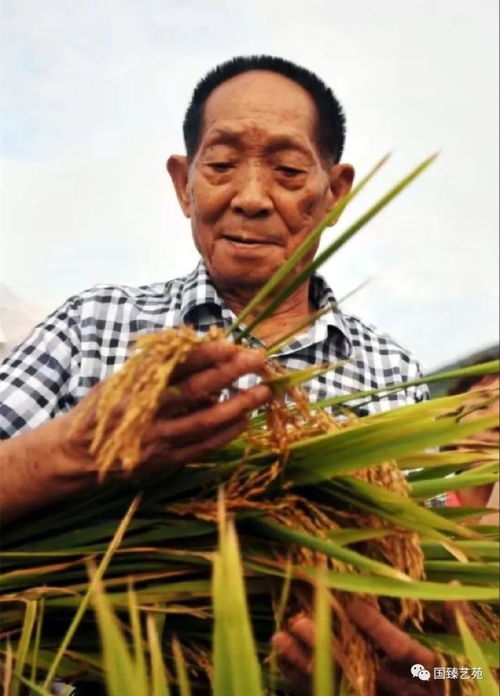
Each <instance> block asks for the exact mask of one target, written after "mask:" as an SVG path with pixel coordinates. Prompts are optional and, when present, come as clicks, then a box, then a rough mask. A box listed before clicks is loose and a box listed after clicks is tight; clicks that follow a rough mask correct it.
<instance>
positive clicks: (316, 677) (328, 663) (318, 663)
mask: <svg viewBox="0 0 500 696" xmlns="http://www.w3.org/2000/svg"><path fill="white" fill-rule="evenodd" d="M330 601H331V600H330V593H329V591H328V589H327V587H326V584H325V581H324V578H323V574H322V573H321V572H320V573H319V574H318V581H317V584H316V592H315V601H314V671H313V693H314V696H333V693H334V685H333V676H334V672H333V655H332V629H331V610H330Z"/></svg>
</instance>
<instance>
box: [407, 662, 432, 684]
mask: <svg viewBox="0 0 500 696" xmlns="http://www.w3.org/2000/svg"><path fill="white" fill-rule="evenodd" d="M410 672H411V675H412V677H418V678H419V679H420V680H421V681H429V679H430V678H431V673H430V672H429V670H428V669H425V667H424V666H423V665H413V667H412V668H411V670H410Z"/></svg>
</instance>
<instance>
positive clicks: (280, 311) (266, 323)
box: [218, 281, 312, 345]
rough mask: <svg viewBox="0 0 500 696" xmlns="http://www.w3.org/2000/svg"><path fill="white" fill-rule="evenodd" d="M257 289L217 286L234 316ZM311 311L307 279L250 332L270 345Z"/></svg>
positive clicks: (248, 320)
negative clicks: (235, 288) (234, 288)
mask: <svg viewBox="0 0 500 696" xmlns="http://www.w3.org/2000/svg"><path fill="white" fill-rule="evenodd" d="M257 290H258V288H257V289H256V288H250V289H249V290H248V292H246V289H244V288H238V289H237V290H233V289H226V288H218V291H219V294H220V295H221V297H222V298H223V300H224V301H225V303H226V304H227V305H228V306H229V307H230V309H231V310H232V311H233V312H234V314H236V316H238V315H239V314H240V313H241V312H242V311H243V309H244V308H245V307H246V306H247V304H248V303H249V302H250V300H252V299H253V297H254V296H255V294H256V292H257ZM269 299H271V298H269ZM269 299H268V300H264V302H263V304H262V305H261V306H260V307H258V308H257V310H255V311H254V312H252V313H251V314H250V315H249V316H248V317H247V318H246V320H245V322H244V323H249V322H250V321H251V320H252V319H253V318H254V317H255V316H256V315H257V314H258V313H259V312H260V311H261V310H262V309H263V308H264V307H265V306H266V304H267V302H268V301H269ZM311 312H312V309H311V305H310V301H309V281H307V282H306V283H304V284H303V285H301V286H300V287H299V288H297V290H296V291H295V292H294V293H293V294H292V295H290V297H288V298H287V299H286V300H285V301H284V302H283V303H282V304H281V305H280V306H279V307H278V308H277V309H276V310H275V311H274V313H273V314H272V315H271V316H270V317H268V318H267V319H264V320H263V321H262V322H261V323H260V324H259V325H258V326H256V327H255V329H254V330H253V332H252V333H254V334H255V336H257V337H258V338H260V340H261V341H262V342H263V343H264V344H266V345H270V344H271V343H274V342H275V341H277V340H278V339H280V338H281V337H282V336H284V335H285V334H287V333H288V332H289V331H290V329H292V328H293V327H294V325H295V324H298V323H299V322H301V321H304V319H306V318H307V317H308V316H310V314H311Z"/></svg>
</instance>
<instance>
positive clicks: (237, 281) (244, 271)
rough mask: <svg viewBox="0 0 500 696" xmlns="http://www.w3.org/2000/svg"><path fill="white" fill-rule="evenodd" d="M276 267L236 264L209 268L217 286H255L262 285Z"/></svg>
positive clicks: (229, 287)
mask: <svg viewBox="0 0 500 696" xmlns="http://www.w3.org/2000/svg"><path fill="white" fill-rule="evenodd" d="M278 268H279V266H277V267H276V268H263V267H262V266H258V265H253V266H243V265H242V266H238V265H233V264H231V266H229V267H224V268H220V267H217V266H214V267H213V268H211V269H210V275H211V277H212V280H213V281H214V283H215V284H216V285H217V286H218V287H223V288H228V289H231V288H255V289H258V288H260V287H262V286H263V285H264V284H265V283H267V281H268V280H269V278H271V276H272V275H273V274H274V273H275V272H276V271H277V270H278Z"/></svg>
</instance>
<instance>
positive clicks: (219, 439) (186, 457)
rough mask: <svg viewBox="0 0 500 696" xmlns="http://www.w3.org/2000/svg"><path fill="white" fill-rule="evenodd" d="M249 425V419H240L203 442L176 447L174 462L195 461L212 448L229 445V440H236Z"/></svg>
mask: <svg viewBox="0 0 500 696" xmlns="http://www.w3.org/2000/svg"><path fill="white" fill-rule="evenodd" d="M247 426H248V420H247V419H246V418H242V419H239V420H237V421H236V422H235V423H232V424H230V425H228V426H227V427H225V428H224V429H221V430H220V431H219V432H216V433H215V434H214V435H212V436H211V437H209V438H207V439H206V440H204V441H203V442H201V443H200V442H198V443H197V444H195V445H189V446H187V447H180V448H178V449H176V450H175V452H174V453H173V457H172V459H173V461H174V463H179V462H193V461H196V460H198V459H201V458H202V457H205V456H206V455H207V454H209V452H212V450H215V449H217V447H222V446H223V445H227V443H228V442H231V440H234V439H235V438H236V437H238V435H241V433H243V432H244V431H245V430H246V428H247Z"/></svg>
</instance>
